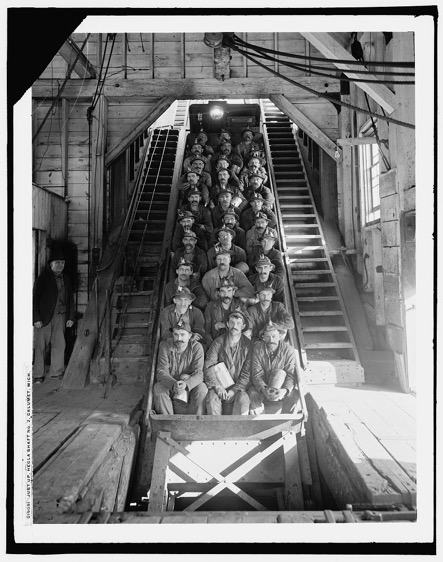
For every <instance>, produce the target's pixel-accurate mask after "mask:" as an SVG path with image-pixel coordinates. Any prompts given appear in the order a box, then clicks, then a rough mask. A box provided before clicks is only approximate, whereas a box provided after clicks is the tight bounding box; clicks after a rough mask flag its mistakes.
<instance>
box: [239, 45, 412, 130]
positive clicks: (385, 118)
mask: <svg viewBox="0 0 443 562" xmlns="http://www.w3.org/2000/svg"><path fill="white" fill-rule="evenodd" d="M231 48H233V49H234V50H235V51H238V52H241V51H242V49H238V47H237V46H236V45H232V46H231ZM241 54H243V56H245V57H246V58H247V59H249V60H250V61H252V62H253V63H255V64H257V65H258V66H261V67H262V68H264V69H265V70H267V71H268V72H271V74H274V75H275V76H278V77H279V78H281V79H283V80H285V81H286V82H289V83H290V84H293V85H294V86H297V87H299V88H301V89H302V90H306V91H307V92H309V93H311V94H314V95H315V96H317V97H321V98H324V99H326V100H328V101H330V102H331V103H332V104H334V105H341V106H343V107H348V108H349V109H353V110H354V111H359V112H360V113H364V114H365V115H373V116H374V117H377V118H378V119H381V120H383V121H387V122H388V123H393V124H394V125H399V126H401V127H406V128H408V129H415V125H413V124H411V123H405V122H404V121H399V120H398V119H394V118H392V117H388V116H386V115H380V114H378V113H373V112H372V111H369V110H366V109H363V108H362V107H358V106H356V105H352V104H350V103H346V102H343V101H341V100H338V99H336V98H333V97H332V96H329V95H328V94H324V93H322V92H317V91H316V90H314V89H313V88H310V87H309V86H305V85H304V84H300V83H299V82H296V81H295V80H292V79H291V78H288V77H287V76H284V75H283V74H281V73H280V72H277V71H275V70H272V68H269V67H268V66H266V65H265V64H263V63H261V62H260V61H258V60H256V59H255V58H254V57H251V56H250V55H249V54H247V53H246V52H245V51H243V52H241Z"/></svg>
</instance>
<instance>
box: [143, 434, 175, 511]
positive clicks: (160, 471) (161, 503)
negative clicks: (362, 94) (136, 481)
mask: <svg viewBox="0 0 443 562" xmlns="http://www.w3.org/2000/svg"><path fill="white" fill-rule="evenodd" d="M170 436H171V434H170V433H169V432H159V433H158V434H157V443H156V444H155V455H154V466H153V468H152V479H151V491H150V494H149V505H148V511H166V506H167V502H168V489H167V481H168V471H169V459H170V457H171V447H170V445H169V444H168V443H167V442H166V441H165V440H164V439H165V438H169V437H170Z"/></svg>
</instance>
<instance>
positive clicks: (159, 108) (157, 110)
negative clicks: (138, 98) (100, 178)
mask: <svg viewBox="0 0 443 562" xmlns="http://www.w3.org/2000/svg"><path fill="white" fill-rule="evenodd" d="M174 101H175V98H174V97H173V96H165V97H163V98H162V99H161V100H160V101H159V102H158V103H157V104H156V105H155V106H154V107H153V108H152V109H150V110H149V111H148V113H146V114H145V115H144V116H143V117H142V118H141V119H140V121H139V122H138V123H137V124H136V125H135V126H131V128H130V129H129V130H128V131H127V133H126V134H125V135H124V136H123V137H122V139H121V140H120V142H118V143H117V144H116V145H114V146H113V147H112V148H111V149H110V150H109V151H108V152H107V153H106V156H105V166H109V165H110V164H111V162H112V161H113V160H115V159H116V158H117V156H119V155H120V154H121V153H122V152H124V151H125V150H126V149H127V148H128V147H129V146H130V145H131V144H132V143H133V142H134V141H135V139H136V138H137V137H138V136H139V135H140V134H141V133H142V132H143V131H144V130H145V129H147V128H148V127H150V126H151V125H152V123H154V122H155V121H157V119H158V118H159V117H160V115H162V114H163V113H164V112H165V111H166V110H167V109H168V107H169V106H170V105H171V103H173V102H174Z"/></svg>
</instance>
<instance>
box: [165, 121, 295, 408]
mask: <svg viewBox="0 0 443 562" xmlns="http://www.w3.org/2000/svg"><path fill="white" fill-rule="evenodd" d="M255 137H256V135H255V133H254V132H253V131H252V130H251V129H250V128H247V129H246V130H244V131H243V132H242V133H241V141H240V142H239V143H237V144H236V145H235V146H234V147H233V145H232V142H231V141H232V138H231V134H230V133H229V132H228V131H225V130H222V131H221V132H220V133H219V134H218V141H219V144H218V145H217V146H210V145H208V135H207V134H206V133H205V132H204V131H203V130H202V131H200V132H199V133H198V134H197V135H196V136H195V139H194V142H193V143H192V144H191V145H190V146H189V150H188V153H187V154H186V155H185V159H184V163H183V176H182V177H181V180H180V184H179V186H178V188H179V189H180V190H181V193H182V201H181V203H182V205H181V207H180V209H179V212H178V222H177V225H176V228H175V231H174V235H173V241H172V247H171V250H172V251H171V256H172V257H171V265H170V270H169V280H168V283H167V284H166V287H165V303H164V304H165V306H164V308H163V309H162V311H161V315H160V326H161V340H162V341H161V343H160V346H159V352H158V359H157V371H156V383H155V385H154V407H155V411H156V412H157V413H158V414H193V415H204V414H208V415H222V414H229V415H257V414H261V413H265V414H279V413H292V412H293V411H294V410H295V408H296V406H297V405H298V401H299V393H298V390H297V388H296V383H297V372H296V350H295V349H294V348H293V347H292V346H291V345H290V344H289V343H287V341H285V340H287V339H288V338H287V331H288V330H290V329H292V328H293V327H294V320H293V318H292V316H291V314H290V313H289V312H288V310H287V309H286V308H285V306H284V297H283V291H284V280H283V272H284V268H283V261H282V255H281V252H280V251H279V250H278V249H277V248H276V247H275V246H276V245H278V236H277V231H276V230H275V227H276V217H275V214H274V212H273V206H274V197H273V194H272V192H271V190H270V189H269V187H267V186H266V184H267V182H268V176H267V173H266V168H265V166H266V161H265V158H264V151H263V147H262V146H261V144H260V143H259V142H256V140H255Z"/></svg>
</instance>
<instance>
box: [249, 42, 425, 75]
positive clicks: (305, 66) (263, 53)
mask: <svg viewBox="0 0 443 562" xmlns="http://www.w3.org/2000/svg"><path fill="white" fill-rule="evenodd" d="M252 50H254V51H256V52H257V53H260V56H261V57H263V58H267V59H268V60H270V61H272V62H278V63H281V64H286V65H287V66H293V67H294V68H300V69H303V70H305V71H310V69H311V68H314V69H316V70H332V71H335V70H337V67H336V65H332V66H331V67H325V66H318V65H311V64H302V63H291V62H289V61H282V60H281V59H278V58H275V57H271V56H270V55H268V54H266V51H268V50H269V49H265V48H264V47H260V46H258V45H257V46H254V47H253V48H252ZM281 56H288V55H286V54H282V55H281ZM323 60H327V59H323ZM350 62H351V63H352V61H350ZM364 64H365V65H366V64H370V65H371V66H377V64H376V63H374V62H373V61H370V62H365V63H364ZM338 70H341V72H354V73H355V72H358V74H370V75H376V74H391V75H394V76H415V72H394V71H392V70H373V71H371V70H360V69H355V70H351V69H350V70H346V69H338Z"/></svg>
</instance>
